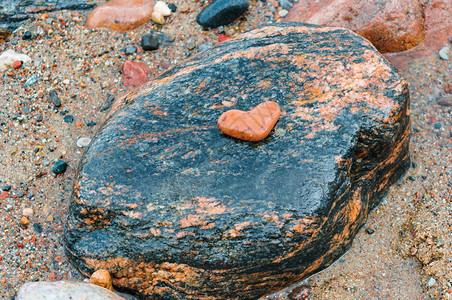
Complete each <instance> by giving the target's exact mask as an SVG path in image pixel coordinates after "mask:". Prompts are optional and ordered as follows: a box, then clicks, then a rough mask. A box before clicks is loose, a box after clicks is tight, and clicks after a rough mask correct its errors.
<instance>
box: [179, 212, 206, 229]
mask: <svg viewBox="0 0 452 300" xmlns="http://www.w3.org/2000/svg"><path fill="white" fill-rule="evenodd" d="M179 223H180V227H181V228H182V229H184V228H188V227H196V226H204V225H206V224H207V221H204V217H203V216H200V215H191V214H190V215H188V216H186V217H185V218H182V219H181V220H180V221H179Z"/></svg>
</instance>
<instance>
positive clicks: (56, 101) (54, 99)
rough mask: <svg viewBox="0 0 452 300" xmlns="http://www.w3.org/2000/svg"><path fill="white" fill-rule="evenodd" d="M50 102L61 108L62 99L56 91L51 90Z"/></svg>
mask: <svg viewBox="0 0 452 300" xmlns="http://www.w3.org/2000/svg"><path fill="white" fill-rule="evenodd" d="M49 102H50V103H52V104H53V105H55V107H60V106H61V100H60V97H58V94H57V92H56V91H55V90H51V91H50V92H49Z"/></svg>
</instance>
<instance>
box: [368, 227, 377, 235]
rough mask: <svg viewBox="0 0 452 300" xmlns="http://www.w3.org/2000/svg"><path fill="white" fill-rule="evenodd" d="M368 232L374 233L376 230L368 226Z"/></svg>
mask: <svg viewBox="0 0 452 300" xmlns="http://www.w3.org/2000/svg"><path fill="white" fill-rule="evenodd" d="M366 232H367V234H373V233H374V232H375V230H373V229H372V228H370V227H367V228H366Z"/></svg>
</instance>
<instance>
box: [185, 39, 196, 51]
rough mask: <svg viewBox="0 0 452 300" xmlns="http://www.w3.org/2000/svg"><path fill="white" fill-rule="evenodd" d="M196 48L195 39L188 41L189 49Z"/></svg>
mask: <svg viewBox="0 0 452 300" xmlns="http://www.w3.org/2000/svg"><path fill="white" fill-rule="evenodd" d="M195 48H196V44H195V42H194V41H188V43H187V49H188V50H193V49H195Z"/></svg>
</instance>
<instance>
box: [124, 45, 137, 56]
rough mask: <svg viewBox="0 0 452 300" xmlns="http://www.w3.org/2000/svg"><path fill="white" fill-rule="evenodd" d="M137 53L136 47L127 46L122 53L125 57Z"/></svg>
mask: <svg viewBox="0 0 452 300" xmlns="http://www.w3.org/2000/svg"><path fill="white" fill-rule="evenodd" d="M136 52H137V46H128V47H126V48H125V49H124V53H125V54H127V55H133V54H135V53H136Z"/></svg>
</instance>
